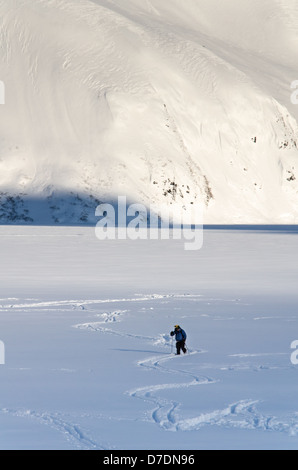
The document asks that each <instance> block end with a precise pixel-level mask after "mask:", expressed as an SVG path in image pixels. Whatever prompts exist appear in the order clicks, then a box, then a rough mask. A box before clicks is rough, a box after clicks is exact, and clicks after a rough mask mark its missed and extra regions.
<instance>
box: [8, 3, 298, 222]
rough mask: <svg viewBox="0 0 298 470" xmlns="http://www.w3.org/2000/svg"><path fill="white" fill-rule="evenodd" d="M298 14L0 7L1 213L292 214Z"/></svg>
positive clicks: (284, 10) (52, 218)
mask: <svg viewBox="0 0 298 470" xmlns="http://www.w3.org/2000/svg"><path fill="white" fill-rule="evenodd" d="M297 23H298V7H297V1H296V0H241V1H239V0H224V1H220V2H219V1H218V0H208V2H207V1H205V0H184V1H183V2H181V1H180V0H179V1H178V0H165V1H162V2H161V1H160V0H93V1H91V0H9V1H8V0H1V1H0V49H1V54H0V80H1V81H2V82H3V83H4V84H5V105H1V106H0V193H1V194H0V202H1V211H0V222H1V223H32V222H34V223H35V224H49V223H51V224H71V223H76V224H84V223H93V222H94V211H95V207H96V205H97V203H98V202H100V201H101V200H108V201H114V200H115V199H116V198H117V196H118V195H124V196H127V198H128V199H129V200H130V201H133V202H139V203H144V204H146V205H149V203H155V204H163V203H167V204H172V205H174V206H175V205H176V204H178V205H179V204H181V203H183V204H189V203H191V202H192V203H194V204H198V205H200V206H203V207H204V210H205V222H206V223H239V224H242V223H282V224H283V223H297V221H298V204H297V191H298V177H297V176H298V173H297V157H298V153H297V152H298V149H297V138H298V126H297V118H298V107H297V105H294V104H292V103H291V99H290V97H291V93H292V91H293V90H292V89H291V83H292V82H293V81H294V80H297V79H298V76H297V55H298V33H297V27H296V25H297ZM173 182H174V183H175V184H176V185H177V186H175V188H176V190H175V191H171V192H169V190H171V189H173V186H172V185H171V183H173Z"/></svg>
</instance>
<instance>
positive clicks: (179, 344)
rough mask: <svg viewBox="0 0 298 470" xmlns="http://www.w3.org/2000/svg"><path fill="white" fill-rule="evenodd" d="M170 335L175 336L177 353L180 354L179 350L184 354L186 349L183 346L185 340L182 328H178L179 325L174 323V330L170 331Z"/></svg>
mask: <svg viewBox="0 0 298 470" xmlns="http://www.w3.org/2000/svg"><path fill="white" fill-rule="evenodd" d="M170 335H171V336H175V338H176V348H177V355H178V356H179V355H180V351H181V349H182V351H183V352H184V354H186V352H187V349H186V347H185V341H186V333H185V331H184V330H182V328H180V326H179V325H175V330H174V331H171V333H170Z"/></svg>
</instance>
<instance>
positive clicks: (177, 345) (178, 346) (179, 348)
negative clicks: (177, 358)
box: [176, 340, 187, 355]
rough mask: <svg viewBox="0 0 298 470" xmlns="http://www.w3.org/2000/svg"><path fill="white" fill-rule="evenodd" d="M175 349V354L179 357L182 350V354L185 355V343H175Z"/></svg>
mask: <svg viewBox="0 0 298 470" xmlns="http://www.w3.org/2000/svg"><path fill="white" fill-rule="evenodd" d="M176 348H177V354H178V355H179V354H180V351H181V349H182V351H183V352H184V354H185V353H186V351H187V350H186V347H185V341H184V340H183V341H177V343H176Z"/></svg>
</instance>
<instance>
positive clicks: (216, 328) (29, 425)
mask: <svg viewBox="0 0 298 470" xmlns="http://www.w3.org/2000/svg"><path fill="white" fill-rule="evenodd" d="M297 236H298V233H297V230H296V231H295V230H294V229H290V228H289V229H288V230H287V229H283V230H280V229H278V228H275V229H274V228H272V230H256V229H253V230H205V233H204V247H203V249H201V250H200V251H197V252H187V251H185V250H184V245H183V242H182V241H179V240H175V241H174V240H168V241H165V240H156V241H149V240H147V241H129V240H122V241H119V240H114V241H105V242H103V241H99V240H97V238H96V237H95V233H94V229H90V228H49V227H48V228H47V227H43V228H39V227H35V228H34V227H2V228H1V229H0V239H1V273H0V285H1V294H0V298H1V300H0V340H1V341H3V343H4V345H5V364H4V365H0V381H1V387H0V448H2V449H16V448H18V449H20V448H22V449H32V448H33V449H40V448H43V449H54V448H55V449H176V450H177V449H201V448H203V449H218V448H225V449H227V448H240V449H244V448H259V449H265V448H282V449H285V448H287V449H297V447H298V403H297V374H298V368H297V367H298V366H295V365H293V364H292V363H291V360H290V356H291V353H292V350H291V349H290V345H291V342H292V341H294V340H296V339H298V328H297V326H298V312H297V300H298V299H297V297H298V293H297V278H298V263H297V261H298V259H297ZM176 323H179V324H181V326H182V327H183V328H184V329H185V330H186V331H187V333H188V340H187V344H188V348H189V354H187V355H186V356H181V357H175V356H174V355H172V354H171V348H172V342H171V341H172V340H171V338H170V336H169V332H170V330H171V329H172V328H173V326H174V325H175V324H176Z"/></svg>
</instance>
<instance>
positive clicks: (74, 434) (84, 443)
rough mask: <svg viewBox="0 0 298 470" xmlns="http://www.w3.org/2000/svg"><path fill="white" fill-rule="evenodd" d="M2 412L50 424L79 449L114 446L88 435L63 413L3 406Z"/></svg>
mask: <svg viewBox="0 0 298 470" xmlns="http://www.w3.org/2000/svg"><path fill="white" fill-rule="evenodd" d="M0 412H1V413H2V414H9V415H11V416H16V417H18V418H24V419H32V420H35V421H37V422H38V423H40V424H42V425H45V426H50V427H51V428H52V429H54V430H55V431H58V432H59V433H61V434H62V435H63V436H64V437H65V439H66V440H67V441H68V442H70V444H71V445H72V446H74V447H75V448H77V449H79V450H91V449H94V450H109V449H113V447H112V446H110V445H109V444H107V443H102V442H100V443H98V442H96V441H95V440H93V439H91V438H90V437H88V436H87V432H86V431H84V430H83V429H82V428H81V427H80V426H79V425H78V424H75V423H72V422H69V421H68V420H66V419H65V417H63V415H62V414H61V413H49V412H38V411H33V410H12V409H7V408H2V409H1V410H0Z"/></svg>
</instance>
